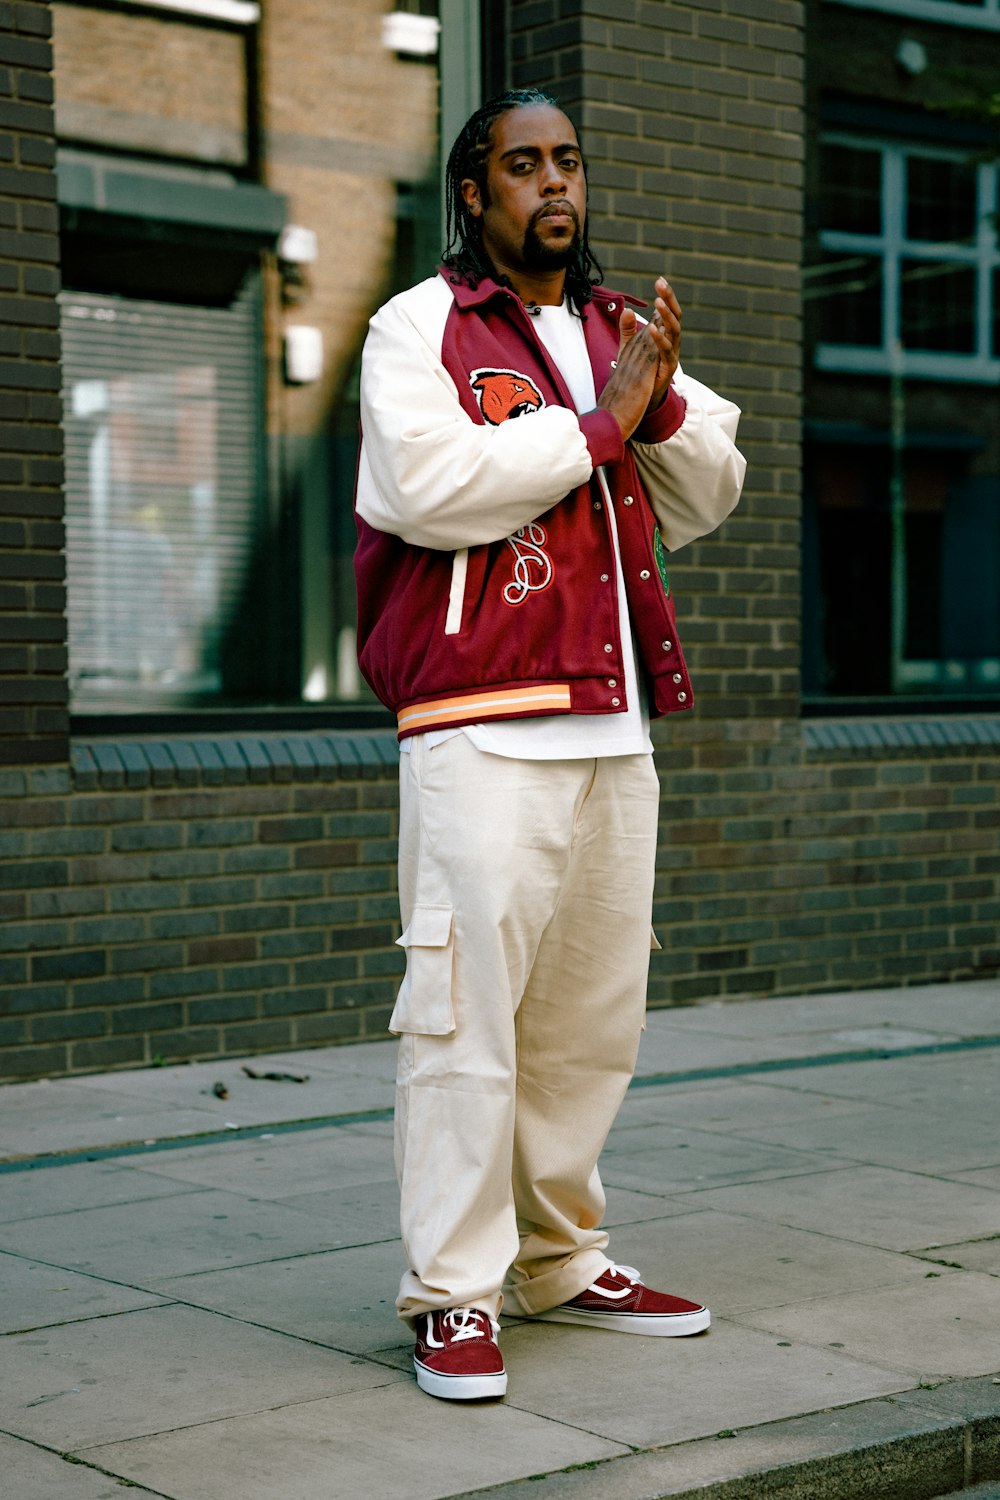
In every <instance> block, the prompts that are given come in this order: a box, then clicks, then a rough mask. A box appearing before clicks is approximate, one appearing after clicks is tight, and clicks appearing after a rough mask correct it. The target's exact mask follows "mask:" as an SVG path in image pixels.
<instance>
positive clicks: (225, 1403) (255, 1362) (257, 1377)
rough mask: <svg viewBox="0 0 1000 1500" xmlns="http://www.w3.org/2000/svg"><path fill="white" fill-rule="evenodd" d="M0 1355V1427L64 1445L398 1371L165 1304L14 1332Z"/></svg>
mask: <svg viewBox="0 0 1000 1500" xmlns="http://www.w3.org/2000/svg"><path fill="white" fill-rule="evenodd" d="M3 1364H4V1378H3V1381H2V1382H0V1427H2V1428H3V1429H4V1430H6V1431H8V1432H12V1433H14V1434H16V1435H17V1436H18V1437H26V1438H34V1439H36V1440H37V1441H39V1442H44V1443H46V1444H48V1445H49V1446H52V1447H58V1448H59V1449H61V1450H74V1449H79V1448H83V1447H86V1446H89V1445H92V1444H96V1443H109V1442H117V1441H121V1440H123V1439H126V1438H132V1437H137V1436H140V1435H145V1434H148V1433H155V1432H163V1431H166V1430H168V1429H173V1428H183V1427H187V1426H190V1425H194V1424H198V1423H204V1422H206V1421H218V1420H220V1419H221V1418H223V1417H230V1416H236V1415H242V1414H245V1413H247V1412H257V1411H259V1410H261V1409H262V1408H263V1409H265V1410H267V1409H269V1408H271V1407H274V1406H280V1405H285V1404H288V1403H291V1402H296V1401H308V1400H315V1399H318V1398H321V1397H329V1396H331V1395H335V1394H337V1393H338V1392H345V1391H351V1390H364V1391H370V1390H372V1389H373V1388H375V1387H376V1386H384V1385H386V1384H390V1383H393V1382H397V1381H399V1380H401V1379H402V1378H403V1377H402V1376H401V1375H400V1374H399V1373H398V1372H397V1371H395V1370H392V1369H389V1368H387V1367H385V1366H382V1365H376V1364H373V1363H371V1362H369V1361H366V1360H360V1359H357V1358H355V1357H353V1356H351V1355H347V1354H340V1353H337V1352H335V1351H333V1350H330V1349H324V1348H319V1347H317V1346H315V1345H312V1344H309V1343H307V1342H305V1341H304V1340H302V1339H292V1338H287V1337H285V1336H284V1335H282V1334H277V1333H272V1332H271V1331H270V1330H268V1329H264V1328H253V1327H250V1326H249V1325H247V1324H245V1323H239V1322H236V1321H234V1320H233V1319H231V1318H225V1317H220V1316H219V1315H218V1314H216V1313H211V1312H205V1311H202V1310H200V1309H197V1308H190V1307H177V1306H170V1305H168V1306H165V1307H159V1308H153V1309H148V1310H143V1311H138V1312H133V1313H128V1314H121V1315H119V1316H118V1317H115V1318H94V1319H91V1320H90V1321H89V1322H85V1323H71V1324H68V1325H66V1326H64V1327H61V1328H50V1329H46V1330H44V1331H42V1332H39V1333H34V1334H15V1335H12V1336H11V1337H9V1338H6V1339H4V1342H3ZM154 1488H156V1486H154Z"/></svg>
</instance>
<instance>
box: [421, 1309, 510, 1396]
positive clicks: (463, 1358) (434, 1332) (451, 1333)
mask: <svg viewBox="0 0 1000 1500" xmlns="http://www.w3.org/2000/svg"><path fill="white" fill-rule="evenodd" d="M416 1329H417V1347H416V1349H415V1350H414V1354H413V1368H414V1369H415V1370H416V1372H417V1384H418V1385H419V1387H420V1389H421V1390H422V1391H426V1392H427V1394H428V1395H429V1396H441V1397H443V1398H444V1400H445V1401H477V1400H481V1399H482V1398H483V1397H484V1396H502V1395H503V1394H504V1392H505V1391H506V1389H507V1371H506V1370H505V1369H504V1367H503V1356H502V1355H501V1353H500V1349H499V1346H498V1345H497V1334H498V1333H499V1332H500V1324H499V1323H495V1322H494V1321H493V1319H492V1318H491V1317H490V1315H489V1313H486V1312H483V1310H482V1308H479V1307H449V1308H446V1309H445V1310H444V1311H442V1312H432V1313H421V1314H420V1316H419V1318H417V1320H416Z"/></svg>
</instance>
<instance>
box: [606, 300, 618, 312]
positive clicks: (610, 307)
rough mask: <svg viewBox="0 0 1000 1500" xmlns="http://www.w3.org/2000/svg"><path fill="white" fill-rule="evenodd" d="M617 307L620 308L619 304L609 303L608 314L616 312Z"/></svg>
mask: <svg viewBox="0 0 1000 1500" xmlns="http://www.w3.org/2000/svg"><path fill="white" fill-rule="evenodd" d="M617 306H618V303H617V302H609V303H608V312H614V310H615V308H616V307H617Z"/></svg>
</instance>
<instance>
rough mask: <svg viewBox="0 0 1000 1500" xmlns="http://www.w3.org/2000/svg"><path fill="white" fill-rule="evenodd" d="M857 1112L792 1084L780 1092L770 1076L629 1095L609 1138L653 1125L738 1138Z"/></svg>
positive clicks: (845, 1102)
mask: <svg viewBox="0 0 1000 1500" xmlns="http://www.w3.org/2000/svg"><path fill="white" fill-rule="evenodd" d="M796 1076H797V1077H798V1076H799V1075H798V1074H797V1075H796ZM857 1107H858V1104H857V1100H855V1099H838V1098H832V1097H831V1096H829V1095H826V1094H822V1093H819V1092H818V1091H814V1090H811V1089H804V1088H802V1087H801V1086H800V1085H798V1084H796V1086H795V1087H792V1088H787V1087H784V1086H783V1084H782V1082H781V1080H780V1077H779V1078H777V1079H776V1078H775V1076H774V1075H771V1076H770V1079H769V1081H767V1082H765V1081H764V1080H763V1079H761V1078H751V1079H744V1078H740V1079H739V1080H736V1081H734V1080H732V1079H726V1078H720V1079H712V1080H711V1081H710V1082H708V1083H698V1084H695V1085H688V1086H686V1087H685V1086H679V1085H676V1084H664V1085H661V1086H659V1087H652V1086H650V1087H643V1088H633V1089H630V1090H629V1092H628V1094H626V1096H625V1102H624V1103H623V1105H622V1107H621V1110H620V1111H619V1114H618V1119H617V1120H616V1121H615V1127H614V1134H617V1133H618V1132H619V1131H625V1130H629V1129H632V1128H634V1127H639V1128H644V1127H646V1126H648V1125H653V1124H657V1123H680V1124H684V1125H690V1126H693V1127H696V1128H697V1129H699V1130H711V1131H720V1132H721V1133H722V1134H726V1133H727V1132H730V1131H733V1132H737V1133H739V1134H741V1135H742V1134H743V1132H744V1131H745V1130H746V1128H747V1127H748V1126H749V1125H758V1124H760V1125H768V1124H774V1125H781V1124H785V1123H794V1122H796V1121H798V1120H814V1119H816V1117H817V1116H818V1115H822V1117H823V1119H826V1118H827V1117H828V1116H829V1117H830V1118H831V1119H832V1118H835V1117H836V1116H837V1115H851V1114H853V1113H854V1112H855V1111H856V1110H857Z"/></svg>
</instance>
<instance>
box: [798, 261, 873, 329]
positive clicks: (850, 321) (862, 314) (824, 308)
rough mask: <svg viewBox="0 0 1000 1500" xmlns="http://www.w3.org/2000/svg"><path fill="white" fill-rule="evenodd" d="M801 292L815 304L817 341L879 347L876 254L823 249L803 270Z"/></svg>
mask: <svg viewBox="0 0 1000 1500" xmlns="http://www.w3.org/2000/svg"><path fill="white" fill-rule="evenodd" d="M805 296H806V300H807V301H809V302H815V303H816V305H817V308H818V313H819V316H818V320H817V322H818V329H819V338H820V342H821V343H824V344H860V345H862V346H864V347H865V348H879V347H881V344H882V261H881V259H880V257H878V256H875V255H850V254H846V253H844V252H842V251H832V250H830V251H826V252H825V253H824V254H823V255H822V256H821V259H820V262H819V264H818V265H816V266H812V267H810V268H809V270H808V271H807V276H806V293H805Z"/></svg>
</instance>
